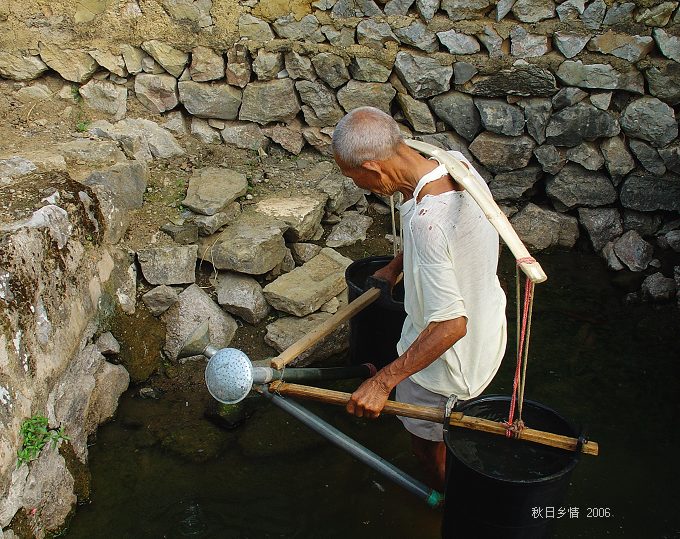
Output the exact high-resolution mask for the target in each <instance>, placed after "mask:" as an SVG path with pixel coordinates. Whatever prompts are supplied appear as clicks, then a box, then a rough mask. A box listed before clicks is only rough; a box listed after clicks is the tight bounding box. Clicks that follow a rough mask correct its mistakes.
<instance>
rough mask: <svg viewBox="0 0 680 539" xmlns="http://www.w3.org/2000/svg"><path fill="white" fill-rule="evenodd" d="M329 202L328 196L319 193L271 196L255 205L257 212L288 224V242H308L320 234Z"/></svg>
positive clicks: (286, 235)
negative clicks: (322, 220)
mask: <svg viewBox="0 0 680 539" xmlns="http://www.w3.org/2000/svg"><path fill="white" fill-rule="evenodd" d="M327 200H328V195H327V194H326V193H321V192H318V191H312V192H306V193H299V194H291V195H289V196H283V195H271V196H268V197H267V198H264V199H262V200H261V201H259V202H258V203H257V204H255V211H257V212H258V213H261V214H262V215H266V216H268V217H271V218H274V219H277V220H279V221H283V222H284V223H286V224H287V225H288V227H289V228H288V230H287V231H286V233H285V238H286V239H287V240H288V241H291V242H298V241H307V240H310V239H312V238H314V237H315V236H316V235H317V233H318V232H319V228H320V227H321V218H322V217H323V214H324V208H325V207H326V201H327Z"/></svg>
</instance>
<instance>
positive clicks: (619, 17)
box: [602, 2, 635, 26]
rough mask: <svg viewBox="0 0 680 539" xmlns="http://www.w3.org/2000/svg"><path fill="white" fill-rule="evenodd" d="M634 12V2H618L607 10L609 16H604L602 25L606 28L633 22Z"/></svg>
mask: <svg viewBox="0 0 680 539" xmlns="http://www.w3.org/2000/svg"><path fill="white" fill-rule="evenodd" d="M634 10H635V3H634V2H620V3H619V2H617V3H615V4H614V5H612V6H611V7H610V8H609V9H608V10H607V14H606V15H605V16H604V20H603V21H602V24H603V25H604V26H612V25H615V24H619V23H630V22H633V11H634Z"/></svg>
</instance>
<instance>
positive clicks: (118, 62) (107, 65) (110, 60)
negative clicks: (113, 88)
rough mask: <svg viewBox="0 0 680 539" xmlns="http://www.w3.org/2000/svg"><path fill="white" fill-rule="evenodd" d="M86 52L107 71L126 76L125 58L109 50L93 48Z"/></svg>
mask: <svg viewBox="0 0 680 539" xmlns="http://www.w3.org/2000/svg"><path fill="white" fill-rule="evenodd" d="M88 54H89V55H90V56H92V58H94V59H95V61H96V62H97V63H98V64H99V65H100V66H102V67H103V68H104V69H106V70H107V71H110V72H111V73H113V74H114V75H117V76H119V77H127V76H128V72H127V69H125V60H123V56H122V55H120V54H113V53H111V52H109V51H102V50H97V49H95V50H93V51H88Z"/></svg>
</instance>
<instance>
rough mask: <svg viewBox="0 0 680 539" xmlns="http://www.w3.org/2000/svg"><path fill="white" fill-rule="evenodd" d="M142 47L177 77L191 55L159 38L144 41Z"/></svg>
mask: <svg viewBox="0 0 680 539" xmlns="http://www.w3.org/2000/svg"><path fill="white" fill-rule="evenodd" d="M142 49H144V50H145V51H146V52H147V53H149V54H150V55H151V57H152V58H153V59H154V60H156V62H158V63H159V64H160V65H162V66H163V69H165V70H166V71H167V72H168V73H170V74H171V75H173V76H175V77H179V76H180V75H181V74H182V72H183V71H184V67H185V66H186V65H187V62H188V61H189V55H188V54H187V53H186V52H182V51H180V50H177V49H176V48H174V47H171V46H170V45H168V44H167V43H163V42H162V41H159V40H157V39H152V40H150V41H145V42H144V43H142Z"/></svg>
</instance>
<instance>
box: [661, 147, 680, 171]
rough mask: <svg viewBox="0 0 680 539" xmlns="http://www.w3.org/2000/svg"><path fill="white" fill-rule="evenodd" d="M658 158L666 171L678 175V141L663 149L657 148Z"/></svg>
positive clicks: (679, 167)
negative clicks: (661, 160)
mask: <svg viewBox="0 0 680 539" xmlns="http://www.w3.org/2000/svg"><path fill="white" fill-rule="evenodd" d="M659 156H660V157H661V159H663V162H664V163H665V165H666V168H668V170H671V171H673V172H675V173H677V174H680V140H676V141H675V142H674V143H673V144H670V145H668V146H666V147H665V148H659Z"/></svg>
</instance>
